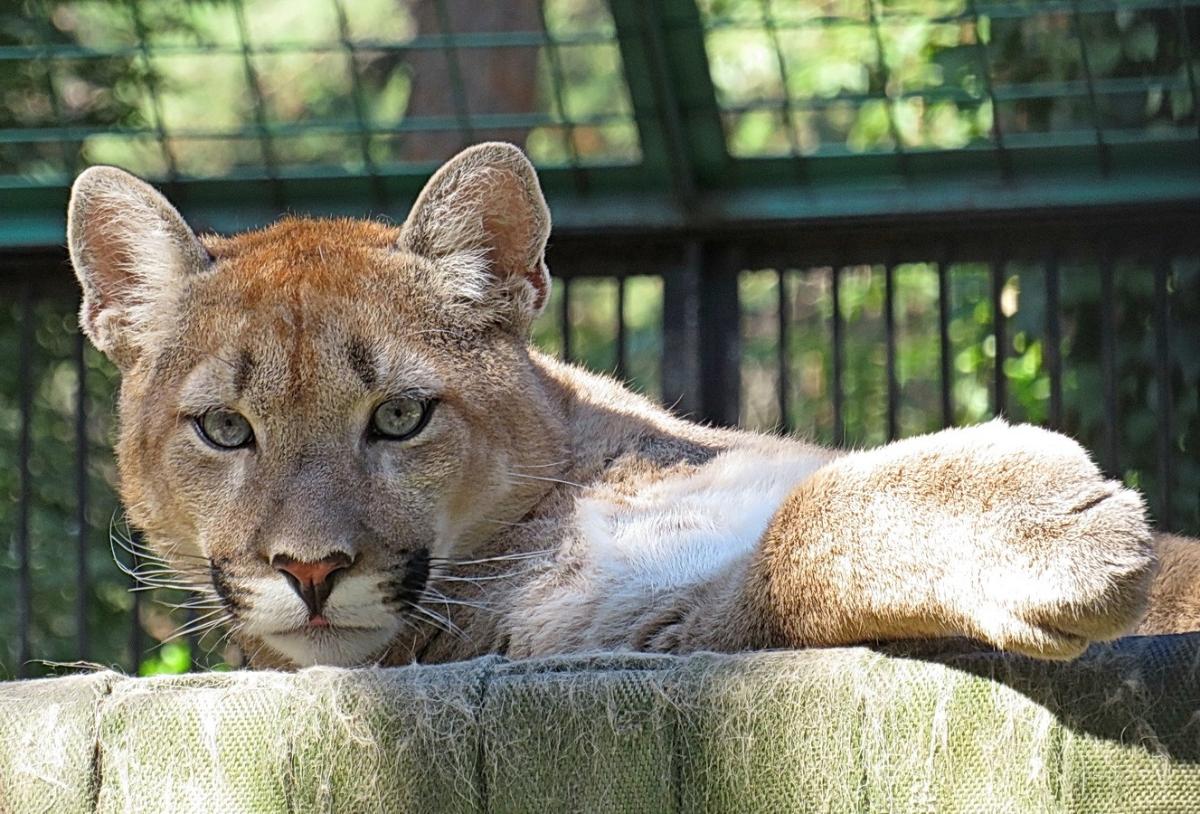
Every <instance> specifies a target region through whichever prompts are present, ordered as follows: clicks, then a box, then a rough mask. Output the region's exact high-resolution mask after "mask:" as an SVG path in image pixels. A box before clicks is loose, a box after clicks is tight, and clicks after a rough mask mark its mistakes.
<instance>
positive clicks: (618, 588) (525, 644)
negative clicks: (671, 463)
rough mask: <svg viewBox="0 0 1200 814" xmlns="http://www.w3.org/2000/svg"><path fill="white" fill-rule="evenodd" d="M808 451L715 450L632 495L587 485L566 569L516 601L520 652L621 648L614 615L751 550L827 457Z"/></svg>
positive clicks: (513, 628) (633, 611)
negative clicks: (702, 461)
mask: <svg viewBox="0 0 1200 814" xmlns="http://www.w3.org/2000/svg"><path fill="white" fill-rule="evenodd" d="M810 449H811V448H807V449H806V448H805V447H802V446H800V445H792V444H790V443H788V442H780V441H778V439H772V442H770V443H767V444H763V445H758V444H755V445H753V446H748V447H746V448H737V449H732V450H729V451H726V452H724V453H721V454H720V455H718V456H717V457H715V458H713V459H712V460H711V461H709V462H708V463H706V464H704V465H703V466H701V467H699V468H698V469H695V470H692V471H690V472H686V473H680V474H677V475H670V476H667V477H665V478H663V479H662V480H659V481H656V482H653V483H651V484H650V485H648V486H644V487H642V488H641V489H639V490H638V491H637V493H636V494H635V495H633V496H632V497H630V496H629V495H627V494H623V493H621V494H619V493H617V492H616V491H609V489H607V488H606V487H604V486H600V487H594V488H592V489H590V490H588V492H587V494H585V495H583V496H581V497H580V498H579V500H578V503H577V504H576V514H575V522H576V531H577V536H576V542H575V545H574V546H572V554H573V555H574V556H573V557H571V558H570V559H571V561H572V562H574V563H575V568H574V570H572V572H571V575H570V576H569V577H568V578H559V577H556V576H555V575H553V574H548V575H546V578H545V579H544V580H535V581H534V582H533V583H531V584H529V585H527V586H526V592H525V593H524V596H522V597H521V598H520V599H518V601H517V602H516V603H515V604H516V606H517V608H516V612H515V613H514V614H513V616H511V617H510V620H509V626H508V627H509V631H510V632H511V634H512V640H513V644H514V647H515V648H516V649H517V652H519V653H520V654H522V655H535V654H538V653H540V652H567V651H569V650H590V649H597V648H605V649H607V648H612V647H614V646H620V644H619V640H620V639H621V636H620V635H617V632H618V630H619V628H620V627H621V626H622V625H623V624H625V623H623V622H622V621H621V620H628V619H629V618H631V616H636V615H637V611H638V610H639V609H643V610H645V609H647V608H648V607H649V606H650V605H652V603H654V601H655V597H656V596H660V595H661V594H662V593H664V592H670V591H672V590H675V589H680V588H686V587H687V586H689V585H696V584H698V583H702V582H704V581H706V580H708V579H709V578H711V577H713V576H714V575H716V574H718V573H720V572H721V571H723V570H725V569H727V568H728V567H730V565H731V564H733V563H734V562H736V561H737V560H739V559H740V558H743V557H745V556H746V555H748V554H749V553H750V552H752V551H753V550H754V548H755V546H756V545H757V544H758V541H759V540H760V539H761V538H762V535H763V532H764V531H766V528H767V525H768V524H769V523H770V521H771V518H772V517H773V516H774V514H775V512H776V511H777V510H778V508H779V506H780V505H781V504H782V503H783V500H784V499H785V498H786V497H787V495H788V494H789V493H791V491H792V490H793V489H794V488H795V487H796V486H797V485H798V484H800V483H801V482H802V481H804V480H805V479H806V478H807V477H808V476H809V475H811V474H812V473H813V472H814V471H815V470H816V469H817V468H819V467H820V466H821V465H822V464H823V463H825V458H824V457H822V456H820V455H814V454H812V453H811V452H810V451H809V450H810ZM624 632H625V633H627V632H628V631H627V630H625V631H624Z"/></svg>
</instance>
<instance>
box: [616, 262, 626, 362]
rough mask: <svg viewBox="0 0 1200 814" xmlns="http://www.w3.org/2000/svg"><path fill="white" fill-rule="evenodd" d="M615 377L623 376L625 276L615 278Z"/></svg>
mask: <svg viewBox="0 0 1200 814" xmlns="http://www.w3.org/2000/svg"><path fill="white" fill-rule="evenodd" d="M616 342H617V378H618V379H622V380H624V378H625V278H624V277H618V278H617V339H616Z"/></svg>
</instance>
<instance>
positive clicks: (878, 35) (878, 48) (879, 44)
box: [866, 0, 908, 176]
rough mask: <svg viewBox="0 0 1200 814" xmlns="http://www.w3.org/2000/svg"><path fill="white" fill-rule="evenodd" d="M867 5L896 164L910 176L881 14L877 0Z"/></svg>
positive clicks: (903, 172) (870, 0) (870, 1)
mask: <svg viewBox="0 0 1200 814" xmlns="http://www.w3.org/2000/svg"><path fill="white" fill-rule="evenodd" d="M866 3H867V23H868V24H869V26H870V29H871V36H872V37H873V38H874V40H875V57H876V60H877V61H878V67H879V73H880V74H881V77H882V80H883V88H882V91H883V95H884V97H885V98H886V100H887V101H886V104H885V106H884V109H885V110H886V111H887V120H888V130H889V132H890V133H891V135H892V140H893V141H894V142H895V149H894V152H895V155H896V163H897V164H898V165H899V167H900V174H901V175H904V176H907V175H908V153H907V152H906V151H905V149H904V140H903V139H901V137H900V126H899V125H898V124H897V123H896V99H895V95H894V94H893V93H892V91H891V88H890V87H889V86H890V85H891V83H892V82H891V69H890V68H889V67H888V61H887V50H886V49H885V48H884V47H883V33H882V32H881V30H880V25H879V14H878V12H877V10H876V8H875V4H876V0H866Z"/></svg>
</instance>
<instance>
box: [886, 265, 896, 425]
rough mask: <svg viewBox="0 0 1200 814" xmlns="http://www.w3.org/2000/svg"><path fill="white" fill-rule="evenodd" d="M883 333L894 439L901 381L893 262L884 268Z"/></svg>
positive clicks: (889, 417) (888, 410) (889, 418)
mask: <svg viewBox="0 0 1200 814" xmlns="http://www.w3.org/2000/svg"><path fill="white" fill-rule="evenodd" d="M883 335H884V342H885V343H886V345H887V356H886V360H887V361H886V366H887V439H888V440H889V441H893V440H895V439H896V437H897V436H898V435H899V434H900V428H899V422H898V420H897V418H898V416H897V411H898V409H899V405H900V383H899V381H898V380H897V378H896V274H895V267H894V266H893V265H892V264H891V263H888V264H887V265H886V266H884V269H883Z"/></svg>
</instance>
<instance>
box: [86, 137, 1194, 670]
mask: <svg viewBox="0 0 1200 814" xmlns="http://www.w3.org/2000/svg"><path fill="white" fill-rule="evenodd" d="M549 232H550V215H549V212H548V210H547V206H546V203H545V201H544V199H543V196H542V193H541V190H540V188H539V185H538V181H537V177H536V175H535V173H534V170H533V167H532V166H531V165H530V163H529V162H528V161H527V160H526V158H525V157H524V155H523V154H522V153H521V152H520V151H519V150H518V149H517V148H515V147H513V146H511V145H506V144H499V143H490V144H480V145H478V146H475V147H472V148H470V149H468V150H465V151H464V152H462V153H460V154H459V155H458V156H457V157H455V158H454V159H452V160H451V161H450V162H448V163H447V164H446V165H445V166H443V167H442V168H441V169H440V170H439V171H438V172H437V173H436V174H435V175H434V176H433V177H432V179H431V180H430V181H429V182H428V184H427V185H426V187H425V189H424V191H423V192H422V193H421V195H420V197H419V198H418V199H417V201H416V203H415V205H414V206H413V208H412V210H411V212H410V214H409V216H408V219H407V221H406V222H405V223H404V224H403V225H402V226H399V227H396V226H392V225H386V224H383V223H379V222H372V221H365V220H350V219H335V220H314V219H307V218H296V217H288V218H284V219H282V220H280V221H278V222H277V223H275V224H273V225H270V226H267V227H265V228H262V229H259V230H256V231H250V232H246V233H243V234H239V235H235V236H232V237H221V236H216V235H203V236H197V235H196V234H195V233H193V231H192V230H191V229H190V228H189V227H188V225H187V224H186V223H185V222H184V220H183V219H182V217H181V216H180V215H179V214H178V212H176V210H175V209H174V208H172V206H171V205H170V204H169V203H168V202H167V200H166V199H165V198H163V197H162V196H161V195H160V194H159V193H158V192H156V191H155V190H154V189H153V188H152V187H150V186H149V185H147V184H146V183H144V182H142V181H140V180H138V179H137V178H135V177H134V176H132V175H129V174H128V173H126V172H124V171H121V170H118V169H115V168H112V167H93V168H91V169H88V170H87V171H85V172H84V173H82V174H81V175H80V176H79V178H78V180H77V181H76V183H75V185H74V189H73V194H72V199H71V204H70V211H69V224H68V233H69V244H70V253H71V258H72V261H73V264H74V268H75V271H76V273H77V275H78V277H79V281H80V283H81V285H82V287H83V306H82V312H81V323H82V327H83V330H84V331H85V332H86V334H87V336H88V337H89V338H90V339H91V341H92V342H93V343H94V344H95V345H96V347H97V348H99V349H100V350H101V351H103V352H104V353H105V354H107V356H108V357H109V358H110V359H111V360H112V361H113V362H115V363H116V365H117V366H118V367H119V368H120V371H121V374H122V385H121V396H120V405H119V423H120V433H119V440H118V444H117V454H118V462H119V472H120V490H121V496H122V498H123V502H124V505H125V507H126V511H127V514H128V517H129V518H130V520H131V521H132V523H133V524H134V525H135V526H136V527H138V528H140V529H141V530H142V532H143V533H144V536H145V541H146V545H147V546H148V549H149V551H151V552H152V554H150V555H149V556H150V559H151V561H152V563H154V564H155V565H156V567H158V568H160V569H161V568H169V569H171V570H172V571H173V572H174V573H175V574H176V575H177V582H178V584H182V585H186V586H188V587H190V588H192V589H194V590H195V591H197V592H199V593H200V594H201V595H202V598H201V599H200V600H198V604H199V605H200V606H201V607H202V608H204V609H205V611H206V612H207V613H208V614H209V615H210V616H211V618H212V619H213V620H214V621H220V622H221V623H222V624H224V625H227V626H228V628H229V630H230V631H231V635H232V637H233V639H234V640H235V641H236V642H237V644H238V645H239V646H240V648H241V650H242V651H243V652H244V653H245V654H246V656H247V658H248V661H249V663H250V664H251V665H252V666H258V667H280V668H288V667H300V666H306V665H314V664H331V665H345V666H350V665H364V664H384V665H391V664H407V663H411V662H415V661H419V662H443V661H448V660H455V659H462V658H467V657H471V656H475V655H478V654H482V653H491V652H498V653H504V654H507V655H508V656H510V657H514V658H516V657H530V656H540V655H546V654H567V653H577V652H582V651H589V652H594V651H605V650H633V651H650V652H658V653H687V652H691V651H696V650H717V651H744V650H751V649H763V648H799V647H813V646H829V645H848V644H855V643H864V642H875V641H879V640H891V639H906V638H924V637H948V636H955V637H958V636H965V637H970V638H973V639H976V640H979V641H980V642H983V643H985V644H987V645H990V646H993V647H996V648H1003V649H1006V650H1010V651H1015V652H1017V653H1023V654H1027V655H1031V656H1035V657H1039V658H1047V659H1066V658H1072V657H1074V656H1077V655H1078V654H1080V653H1081V652H1082V651H1083V650H1084V649H1085V648H1086V647H1087V646H1088V644H1089V642H1092V641H1097V640H1104V639H1111V638H1113V637H1116V636H1120V635H1122V634H1124V633H1128V632H1131V631H1135V630H1140V631H1154V632H1160V631H1165V630H1177V629H1187V628H1190V627H1193V626H1195V623H1196V621H1197V617H1198V616H1200V613H1198V608H1200V605H1198V604H1197V602H1196V600H1195V599H1194V597H1193V595H1192V594H1193V587H1192V586H1194V585H1195V578H1196V577H1197V576H1200V557H1197V556H1196V553H1195V552H1196V543H1195V541H1190V540H1184V539H1183V538H1177V537H1171V536H1167V535H1158V536H1155V535H1154V534H1153V533H1152V531H1151V529H1150V527H1149V525H1148V522H1147V517H1146V511H1145V508H1144V506H1143V502H1142V499H1141V497H1140V496H1139V495H1138V494H1136V493H1135V492H1133V491H1131V490H1129V489H1126V488H1123V487H1122V485H1121V484H1120V483H1117V482H1115V481H1112V480H1108V479H1106V478H1105V477H1104V475H1103V474H1102V473H1101V472H1100V470H1099V469H1098V468H1097V466H1096V465H1095V464H1094V463H1093V462H1092V461H1091V459H1090V458H1089V457H1088V454H1087V453H1086V452H1085V451H1084V450H1083V449H1082V448H1081V447H1080V446H1079V444H1077V443H1076V442H1075V441H1073V440H1071V439H1070V438H1068V437H1066V436H1064V435H1060V434H1057V433H1054V432H1050V431H1047V430H1044V429H1039V428H1036V427H1033V426H1014V425H1011V424H1008V423H1005V422H1004V421H1001V420H995V421H991V422H989V423H986V424H982V425H978V426H973V427H967V428H959V429H949V430H945V431H943V432H937V433H933V434H931V435H925V436H921V437H915V438H910V439H907V440H902V441H898V442H895V443H892V444H889V445H887V446H883V447H880V448H877V449H871V450H863V451H852V452H844V451H838V450H832V449H825V448H822V447H819V446H816V445H813V444H810V443H806V442H804V441H801V440H797V439H793V438H784V437H778V436H773V435H764V434H756V433H751V432H745V431H739V430H733V429H723V428H717V427H711V426H704V425H701V424H697V423H692V422H690V421H687V420H684V419H682V418H679V417H677V416H675V415H673V414H672V413H671V412H670V411H668V410H666V409H663V408H662V407H660V406H658V405H656V404H653V403H652V402H650V401H649V400H647V399H645V398H643V397H641V396H639V395H637V394H635V393H633V392H631V391H630V390H629V389H627V388H625V387H624V386H622V385H621V384H620V383H619V382H617V381H615V380H613V379H611V378H608V377H605V376H601V375H596V374H594V373H589V372H587V371H585V370H583V369H581V368H579V367H575V366H572V365H569V364H565V363H563V362H560V361H558V360H556V359H554V358H551V357H550V356H547V355H545V354H543V353H540V352H538V351H537V350H535V349H533V348H531V347H530V346H529V338H530V331H531V323H532V322H533V321H534V319H535V318H536V317H537V316H538V314H539V313H540V312H541V311H542V309H543V308H544V307H545V305H546V301H547V298H548V295H549V292H550V277H549V274H548V272H547V269H546V265H545V262H544V252H545V248H546V240H547V237H548V235H549Z"/></svg>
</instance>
